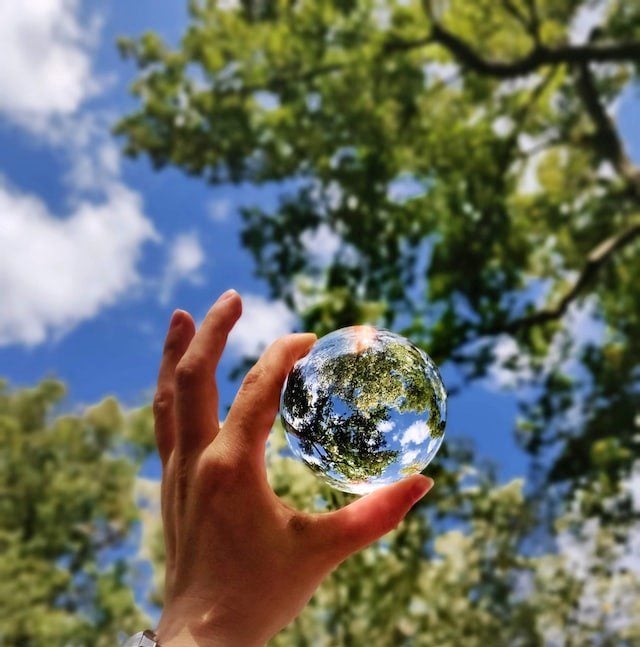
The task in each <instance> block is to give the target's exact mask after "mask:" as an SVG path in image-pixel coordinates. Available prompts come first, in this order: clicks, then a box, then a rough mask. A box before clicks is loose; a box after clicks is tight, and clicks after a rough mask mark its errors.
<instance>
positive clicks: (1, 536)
mask: <svg viewBox="0 0 640 647" xmlns="http://www.w3.org/2000/svg"><path fill="white" fill-rule="evenodd" d="M63 395H64V389H63V387H62V385H61V384H60V383H58V382H54V381H44V382H42V383H40V384H39V385H38V386H36V387H35V388H33V389H23V390H20V391H14V392H9V390H8V389H7V388H6V385H5V384H1V385H0V645H7V646H9V645H11V646H13V645H16V646H19V647H30V646H31V645H87V646H89V645H91V646H95V647H111V646H112V645H115V644H117V637H118V633H119V632H120V631H130V632H131V633H133V632H134V631H138V630H139V627H140V626H141V624H142V623H143V622H144V616H143V614H142V613H141V612H140V610H139V609H138V608H137V606H136V603H135V598H134V590H133V588H132V587H133V585H134V584H135V578H134V577H133V575H134V574H133V573H132V572H131V569H130V567H129V565H130V562H131V560H130V559H126V558H130V555H128V554H126V553H127V552H130V548H129V551H125V550H124V549H125V547H126V545H127V539H128V537H129V535H130V532H131V530H132V528H133V526H134V522H135V521H136V520H137V519H138V518H139V511H138V509H137V507H136V505H135V501H134V496H133V492H134V486H135V481H136V474H137V472H138V467H139V464H140V462H141V460H142V459H143V458H144V457H145V456H147V455H148V454H149V453H150V452H151V450H152V448H153V427H152V425H151V418H150V416H149V414H148V413H146V412H145V411H144V410H143V411H140V412H134V413H131V414H128V415H127V416H125V415H124V414H123V413H122V411H121V410H120V408H119V406H118V404H117V403H116V402H115V401H114V400H113V399H107V400H105V401H103V402H102V403H101V404H100V405H98V406H96V407H93V408H90V409H87V410H86V411H85V412H84V413H82V414H80V415H65V416H61V417H58V418H55V419H53V418H52V417H51V412H52V409H53V408H54V407H55V405H56V404H57V403H58V402H59V401H60V400H61V398H62V396H63ZM134 547H135V544H134Z"/></svg>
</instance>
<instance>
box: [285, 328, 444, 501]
mask: <svg viewBox="0 0 640 647" xmlns="http://www.w3.org/2000/svg"><path fill="white" fill-rule="evenodd" d="M446 402H447V394H446V391H445V388H444V384H443V383H442V379H441V377H440V373H439V371H438V368H437V367H436V365H435V364H434V363H433V360H432V359H431V358H430V357H429V356H428V355H427V354H426V353H425V352H424V351H423V350H421V349H420V348H418V347H417V346H415V345H414V344H412V343H411V342H410V341H409V340H408V339H405V338H404V337H401V336H400V335H396V334H394V333H392V332H390V331H388V330H384V329H379V328H374V327H373V326H351V327H349V328H341V329H340V330H336V331H334V332H332V333H329V334H328V335H325V336H324V337H322V338H320V339H319V340H318V341H317V342H316V343H315V344H314V345H313V346H312V347H311V350H310V351H309V353H308V354H307V355H306V356H305V357H303V358H302V359H300V360H298V361H297V362H296V364H295V365H294V367H293V368H292V370H291V372H290V373H289V375H288V376H287V379H286V382H285V384H284V387H283V389H282V395H281V398H280V415H281V418H282V422H283V425H284V428H285V431H286V436H287V441H288V443H289V447H290V448H291V451H292V452H293V454H294V456H295V457H297V458H298V459H299V460H301V461H302V462H303V463H304V464H305V465H307V466H308V467H309V468H310V469H311V470H312V471H313V472H314V473H315V474H316V475H317V476H319V477H320V478H321V479H322V480H324V481H325V482H326V483H328V484H329V485H331V486H332V487H334V488H337V489H338V490H343V491H345V492H353V493H356V494H364V493H366V492H371V491H372V490H375V489H377V488H379V487H380V486H382V485H386V484H388V483H393V482H395V481H398V480H400V479H402V478H404V477H406V476H409V475H411V474H417V473H418V472H421V471H422V470H423V469H424V468H425V467H426V466H427V464H428V463H429V462H431V460H432V459H433V457H434V456H435V454H436V452H437V451H438V448H439V447H440V444H441V443H442V438H443V435H444V427H445V422H446V415H447V407H446Z"/></svg>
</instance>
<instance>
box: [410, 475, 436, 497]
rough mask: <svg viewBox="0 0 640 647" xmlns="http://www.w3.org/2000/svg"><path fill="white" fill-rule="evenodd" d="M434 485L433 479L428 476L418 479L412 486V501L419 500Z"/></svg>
mask: <svg viewBox="0 0 640 647" xmlns="http://www.w3.org/2000/svg"><path fill="white" fill-rule="evenodd" d="M433 485H434V482H433V479H431V478H429V477H428V476H427V477H425V478H424V479H420V481H419V482H418V483H416V484H415V485H414V486H413V490H412V495H413V500H414V502H416V501H419V500H420V499H421V498H422V497H423V496H424V495H425V494H426V493H427V492H428V491H429V490H430V489H431V488H432V487H433Z"/></svg>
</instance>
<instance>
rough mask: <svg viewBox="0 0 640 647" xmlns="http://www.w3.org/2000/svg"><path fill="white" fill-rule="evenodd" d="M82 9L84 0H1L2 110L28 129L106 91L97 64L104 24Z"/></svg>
mask: <svg viewBox="0 0 640 647" xmlns="http://www.w3.org/2000/svg"><path fill="white" fill-rule="evenodd" d="M79 11H80V3H79V1H78V0H28V1H27V2H16V1H15V0H0V42H2V57H0V97H1V99H0V113H3V114H4V115H5V116H6V117H9V118H10V119H11V120H13V121H17V122H18V123H20V124H21V125H23V126H27V127H28V126H29V124H30V123H31V122H33V123H36V124H41V123H42V120H43V119H45V118H47V117H51V116H54V115H69V114H72V113H74V112H75V111H77V110H78V108H79V107H80V105H81V104H82V103H83V102H84V101H85V100H86V99H87V98H88V97H90V96H92V95H94V94H96V93H97V92H99V91H100V89H101V86H102V84H103V83H104V80H100V79H99V78H98V77H97V76H96V75H95V74H94V72H93V70H92V65H91V50H92V48H93V46H94V45H95V42H96V40H97V36H98V32H99V24H98V22H97V21H96V20H95V18H94V19H92V20H89V24H86V21H83V22H81V20H80V16H79Z"/></svg>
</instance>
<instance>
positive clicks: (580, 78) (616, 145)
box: [575, 63, 640, 198]
mask: <svg viewBox="0 0 640 647" xmlns="http://www.w3.org/2000/svg"><path fill="white" fill-rule="evenodd" d="M575 74H576V87H577V90H578V95H579V96H580V99H581V100H582V103H583V105H584V107H585V109H586V111H587V114H588V115H589V117H590V118H591V120H592V121H593V124H594V126H595V128H596V132H595V137H594V145H595V147H596V149H597V150H598V151H599V152H600V154H601V155H602V156H603V157H604V158H605V159H607V160H609V161H610V162H611V164H613V167H614V168H615V169H616V171H618V173H619V174H620V176H621V177H622V178H623V179H624V180H625V181H626V182H627V184H628V185H629V188H630V190H631V191H632V193H633V195H634V197H636V198H640V169H638V168H637V167H636V166H635V165H634V164H633V162H632V161H631V160H630V159H629V157H628V156H627V153H626V151H625V149H624V145H623V143H622V141H621V139H620V137H619V135H618V131H617V129H616V127H615V124H614V122H613V120H612V119H611V117H609V115H608V114H607V111H606V110H605V108H604V106H603V105H602V102H601V101H600V94H599V92H598V89H597V87H596V84H595V79H594V78H593V74H592V73H591V70H590V69H589V66H588V64H586V63H581V64H579V65H576V66H575Z"/></svg>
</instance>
